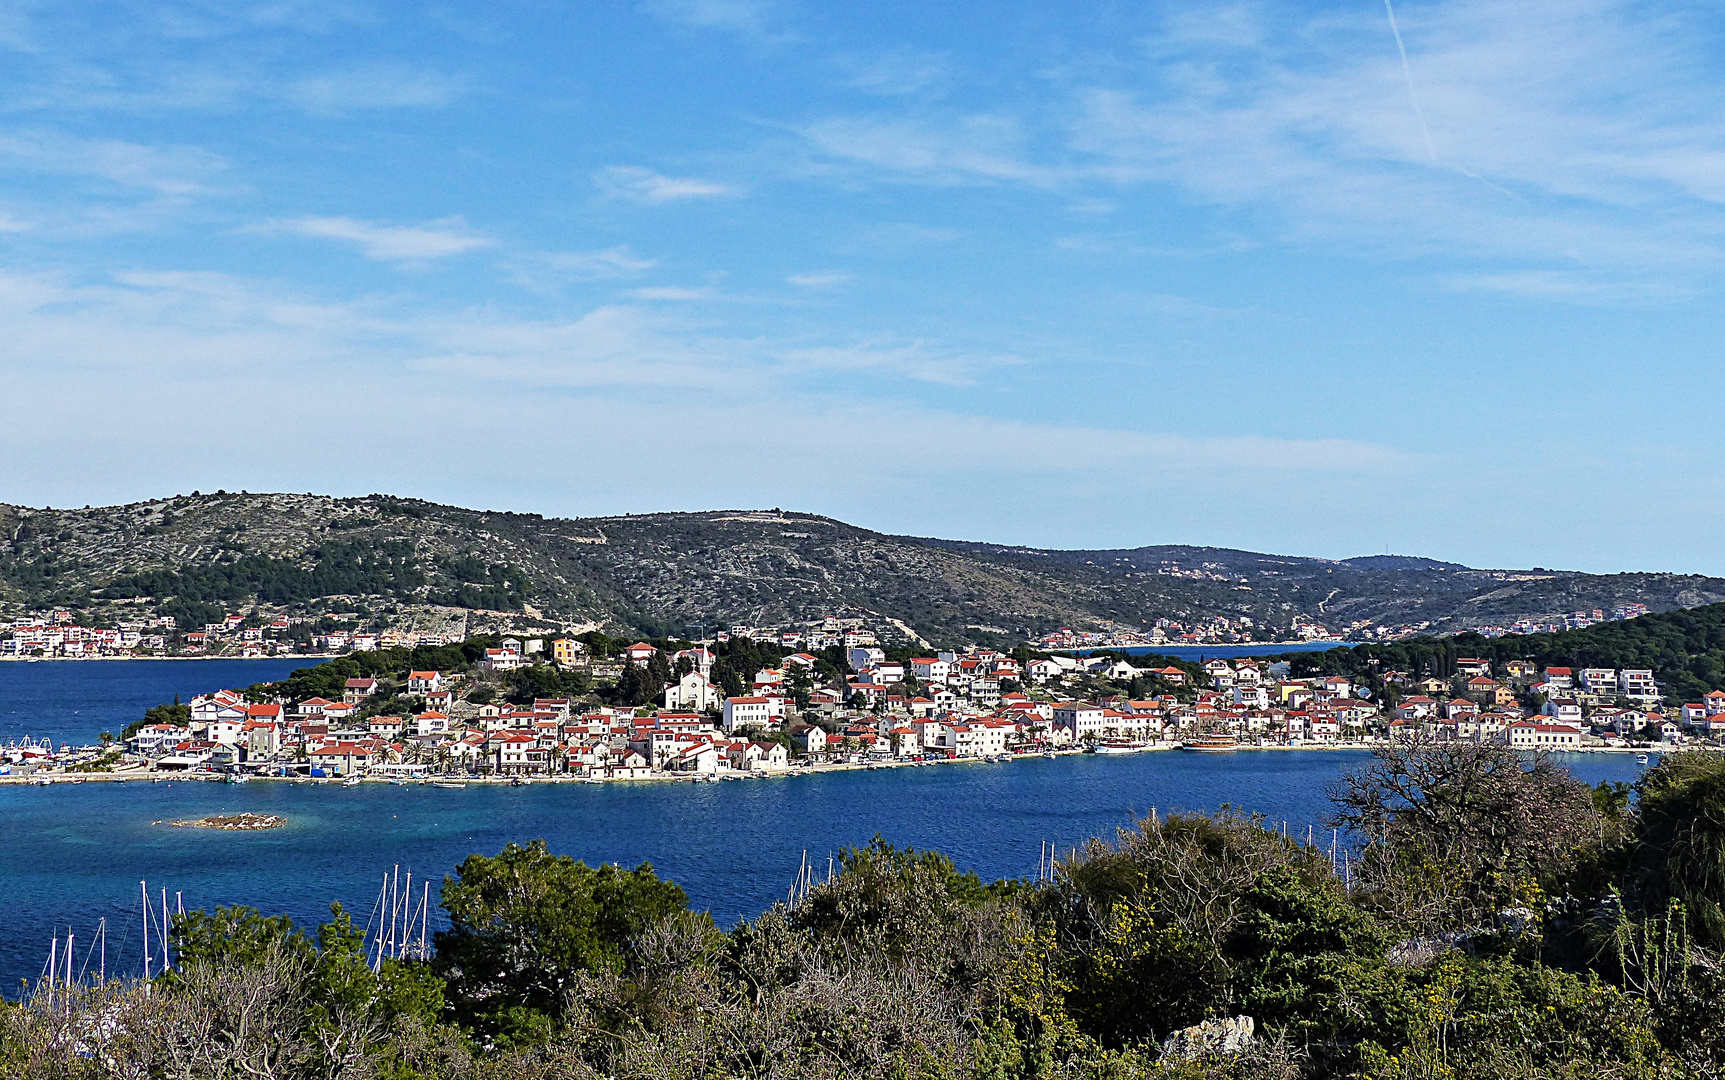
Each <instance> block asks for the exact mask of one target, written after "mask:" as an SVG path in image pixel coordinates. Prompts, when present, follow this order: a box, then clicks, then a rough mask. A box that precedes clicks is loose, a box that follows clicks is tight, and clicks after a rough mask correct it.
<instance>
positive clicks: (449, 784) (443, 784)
mask: <svg viewBox="0 0 1725 1080" xmlns="http://www.w3.org/2000/svg"><path fill="white" fill-rule="evenodd" d="M431 786H432V787H438V788H443V789H444V790H446V791H461V790H464V789H465V788H466V787H467V781H465V780H433V781H432V782H431Z"/></svg>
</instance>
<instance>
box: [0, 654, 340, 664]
mask: <svg viewBox="0 0 1725 1080" xmlns="http://www.w3.org/2000/svg"><path fill="white" fill-rule="evenodd" d="M344 655H346V654H345V653H295V654H294V655H292V656H0V663H6V664H30V663H37V664H90V663H101V662H104V661H115V660H174V661H195V660H228V661H233V662H242V661H243V662H247V663H249V662H251V661H254V660H256V661H263V660H334V659H335V658H337V657H338V656H344Z"/></svg>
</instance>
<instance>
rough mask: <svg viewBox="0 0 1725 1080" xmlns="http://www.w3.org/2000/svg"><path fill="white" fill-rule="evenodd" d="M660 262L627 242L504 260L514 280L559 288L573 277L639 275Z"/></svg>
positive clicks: (602, 278) (596, 278)
mask: <svg viewBox="0 0 1725 1080" xmlns="http://www.w3.org/2000/svg"><path fill="white" fill-rule="evenodd" d="M656 265H658V260H656V259H644V258H641V257H640V256H638V255H636V254H634V253H633V252H631V251H630V250H629V247H628V245H626V244H625V245H619V246H617V247H613V248H606V249H604V250H602V251H541V252H533V253H530V254H525V255H517V256H514V257H512V258H510V259H509V260H507V261H506V262H505V263H504V269H505V270H506V271H508V273H509V274H510V276H511V277H512V278H514V280H515V281H517V282H519V283H520V284H522V285H526V286H527V287H529V288H533V289H551V288H556V287H558V286H560V285H563V284H565V283H567V282H570V281H606V280H611V279H614V278H627V277H636V276H638V275H640V274H643V273H645V272H646V271H648V270H651V269H652V268H653V267H654V266H656Z"/></svg>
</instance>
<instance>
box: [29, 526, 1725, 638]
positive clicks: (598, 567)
mask: <svg viewBox="0 0 1725 1080" xmlns="http://www.w3.org/2000/svg"><path fill="white" fill-rule="evenodd" d="M0 523H15V524H14V525H13V527H12V528H11V529H10V531H8V532H0V600H7V601H15V602H23V603H26V604H28V605H31V606H36V607H40V606H44V605H48V604H68V605H73V606H85V605H90V604H94V605H96V606H98V607H99V606H100V605H102V604H103V603H105V602H111V601H115V600H120V599H135V598H139V597H154V598H156V599H157V600H158V601H159V603H158V604H157V605H156V610H158V611H159V612H160V613H162V614H172V615H175V617H176V618H179V619H181V622H182V628H183V627H184V626H186V625H195V624H201V623H203V622H209V621H213V619H211V618H210V615H211V611H212V609H213V608H214V607H217V606H225V607H227V608H229V609H230V610H231V609H233V608H235V607H238V606H245V605H249V604H250V603H253V602H256V603H263V604H278V605H281V606H283V607H286V608H291V609H294V613H296V614H306V613H308V612H309V613H312V614H316V613H318V612H319V609H320V608H324V607H325V603H326V601H325V599H324V598H326V597H331V596H348V597H356V598H357V597H362V596H363V597H368V598H376V599H381V600H387V601H391V602H400V603H408V602H410V601H411V602H414V603H424V604H439V605H449V606H456V607H467V608H482V609H486V610H501V611H519V610H521V609H522V605H523V604H530V605H533V606H534V607H536V608H537V609H539V610H541V611H543V612H545V613H546V615H547V617H555V618H562V619H564V620H565V621H568V622H587V621H592V622H595V623H598V624H599V625H601V626H602V627H603V628H604V629H606V630H607V631H608V632H615V633H622V634H644V635H652V636H669V635H679V636H689V635H691V634H693V633H695V632H696V631H697V630H698V629H699V628H702V627H705V628H707V629H709V630H712V629H719V628H723V627H726V626H733V625H739V624H747V625H751V626H758V625H766V626H775V625H785V624H795V623H802V622H805V621H808V620H811V619H818V618H821V617H823V616H827V615H834V614H849V615H859V616H862V617H864V618H865V619H867V620H868V621H869V622H870V623H871V624H872V625H873V627H874V629H875V630H876V631H877V632H882V633H888V634H890V633H891V632H892V631H891V625H892V624H891V623H890V622H889V621H888V620H902V621H903V622H905V623H906V624H907V625H908V626H910V627H911V628H912V629H913V631H914V632H915V633H916V634H918V635H920V636H921V637H922V638H924V639H926V640H928V641H931V642H934V643H935V644H937V645H956V644H961V643H965V642H971V643H978V644H987V645H990V646H994V647H1002V648H1010V647H1012V645H1013V644H1015V643H1017V642H1020V641H1023V640H1025V639H1026V638H1027V637H1029V638H1034V637H1037V636H1039V635H1041V634H1044V633H1047V632H1048V631H1051V630H1054V629H1056V628H1058V627H1061V626H1070V627H1073V628H1076V629H1102V628H1105V627H1106V628H1116V629H1118V628H1127V627H1130V628H1138V629H1148V627H1149V626H1150V625H1151V624H1152V623H1153V622H1154V621H1155V620H1157V619H1159V618H1173V619H1178V620H1180V621H1181V622H1182V623H1183V624H1184V625H1186V626H1188V627H1197V626H1200V625H1205V624H1209V623H1210V622H1211V620H1221V619H1225V620H1231V624H1230V625H1231V627H1232V629H1233V630H1234V631H1239V630H1241V629H1242V628H1243V627H1244V626H1245V623H1244V622H1243V621H1242V620H1244V619H1250V620H1251V626H1252V628H1253V631H1254V632H1256V633H1258V634H1260V635H1268V636H1272V637H1274V636H1277V635H1279V634H1282V633H1286V632H1289V631H1290V630H1291V628H1292V626H1293V624H1294V623H1295V622H1296V621H1305V620H1311V619H1317V620H1319V621H1321V622H1324V623H1325V624H1326V625H1331V626H1340V625H1348V624H1350V623H1352V622H1355V621H1357V620H1369V621H1371V622H1372V623H1373V624H1374V625H1379V626H1385V625H1388V626H1396V625H1403V624H1406V625H1430V626H1433V627H1436V628H1437V629H1438V630H1440V631H1441V630H1443V629H1448V628H1452V627H1456V626H1459V625H1462V624H1463V623H1464V622H1468V623H1478V622H1481V621H1490V622H1494V623H1500V624H1504V625H1507V624H1509V623H1512V622H1513V621H1514V620H1515V619H1516V618H1518V617H1541V616H1550V615H1553V614H1556V613H1560V612H1564V611H1573V610H1577V609H1583V608H1586V609H1591V608H1606V609H1609V608H1613V607H1618V606H1621V605H1623V604H1628V603H1640V604H1645V605H1647V606H1648V607H1649V608H1651V609H1653V610H1655V611H1663V610H1668V609H1671V608H1677V607H1687V606H1693V605H1697V604H1704V603H1713V602H1719V601H1722V600H1725V579H1714V578H1706V577H1700V576H1695V575H1678V574H1616V575H1591V574H1577V573H1567V572H1539V573H1516V574H1505V573H1504V572H1500V571H1483V570H1470V569H1468V568H1466V567H1461V566H1456V565H1454V564H1448V563H1438V562H1433V561H1430V560H1423V559H1381V558H1379V559H1349V560H1344V561H1340V562H1337V561H1333V560H1327V559H1306V558H1294V557H1284V556H1276V555H1260V554H1255V553H1252V552H1245V551H1233V550H1228V549H1223V548H1199V547H1186V546H1157V547H1142V548H1132V549H1123V550H1114V551H1049V550H1039V549H1027V548H1015V547H1005V546H1001V545H995V544H981V543H960V542H954V541H937V540H928V539H921V538H916V537H903V536H889V535H885V534H882V533H877V532H872V531H870V530H868V529H862V528H857V527H855V526H851V525H847V524H845V523H844V522H840V521H835V520H833V519H831V518H824V517H820V516H818V515H812V514H796V513H790V512H784V511H777V510H775V511H770V512H748V511H713V512H708V513H691V514H641V515H629V516H624V517H613V518H582V519H555V518H543V517H540V516H538V515H535V514H510V513H495V512H489V511H477V510H468V509H463V508H460V507H453V506H438V505H436V504H432V503H425V502H417V501H413V500H406V499H399V498H393V497H390V496H384V495H371V496H365V497H362V498H353V499H336V498H329V497H326V496H316V495H290V494H252V495H246V494H233V493H222V492H217V493H214V494H203V495H192V496H183V497H176V498H171V499H161V500H156V501H152V502H144V503H133V504H129V505H126V506H109V507H94V508H86V509H82V510H36V509H29V508H23V507H8V506H0ZM168 597H173V598H174V599H173V600H172V601H171V602H170V601H168V600H167V599H166V598H168ZM356 602H357V601H356ZM169 603H171V605H172V606H171V607H164V605H167V604H169ZM144 607H147V606H144ZM139 609H140V605H133V604H127V605H126V608H125V610H126V611H127V612H128V613H134V612H137V611H139Z"/></svg>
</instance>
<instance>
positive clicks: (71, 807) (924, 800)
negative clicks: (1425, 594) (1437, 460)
mask: <svg viewBox="0 0 1725 1080" xmlns="http://www.w3.org/2000/svg"><path fill="white" fill-rule="evenodd" d="M1364 757H1365V754H1364V753H1363V752H1360V751H1339V750H1338V751H1321V750H1307V751H1289V750H1260V751H1239V752H1237V753H1234V754H1230V755H1205V754H1192V753H1185V752H1181V751H1161V752H1154V753H1145V754H1137V755H1132V756H1126V757H1097V756H1071V757H1062V758H1058V759H1054V760H1048V759H1042V758H1031V759H1026V760H1021V761H1014V762H1010V763H1003V764H997V765H989V764H982V763H975V764H942V765H930V766H925V767H921V768H901V769H892V770H874V771H853V772H837V773H826V774H820V775H813V776H796V777H787V778H779V779H766V780H739V781H728V782H725V783H720V784H687V783H680V784H669V783H644V782H643V783H633V784H626V783H613V784H606V785H586V784H564V785H551V784H537V785H533V786H530V787H525V788H509V787H470V788H467V789H465V790H459V791H452V790H444V789H439V788H433V787H430V786H401V787H397V786H391V785H387V784H365V785H360V786H358V787H353V788H343V787H340V786H335V785H330V786H316V785H295V784H286V783H276V782H265V781H254V782H253V783H249V784H243V785H238V786H235V785H224V784H206V783H162V784H150V783H138V782H131V783H126V784H113V783H86V784H81V785H77V786H70V785H63V784H62V785H56V786H54V787H48V788H41V787H29V786H20V785H12V786H5V787H0V823H3V827H4V833H3V835H4V836H5V848H4V850H5V856H4V863H3V871H0V910H4V911H5V912H7V918H6V920H5V921H6V926H7V930H8V932H7V933H6V934H5V935H3V936H0V987H7V988H12V989H14V991H15V989H16V987H17V986H18V981H19V980H20V979H24V978H34V977H36V976H37V975H38V974H39V973H40V972H41V970H42V967H43V963H44V961H45V959H46V956H47V953H48V943H49V940H50V938H51V937H52V936H53V935H54V933H55V932H56V931H57V930H58V931H59V932H60V933H62V934H63V933H64V931H65V929H66V928H67V927H68V926H69V927H70V928H71V929H72V930H73V931H74V933H76V934H77V936H78V940H79V941H80V942H84V943H88V942H89V941H91V940H92V939H91V937H90V934H91V932H92V931H93V930H94V928H95V927H96V925H97V922H98V920H100V919H103V918H106V919H107V920H108V926H109V928H110V929H109V941H108V954H107V955H108V964H109V970H110V972H113V971H129V972H135V971H136V970H137V968H138V965H139V957H140V953H139V949H138V944H139V938H140V934H141V931H140V929H139V921H140V919H139V909H140V903H139V882H140V881H145V880H147V881H149V883H150V891H151V893H152V895H153V896H157V897H159V895H160V894H159V890H160V889H162V888H166V889H167V890H168V894H169V896H170V898H172V897H174V896H176V894H178V895H180V896H182V897H183V899H184V903H185V905H186V907H187V908H194V907H203V908H210V907H214V906H216V905H228V904H249V905H252V906H255V907H257V908H258V909H260V910H262V911H265V912H269V913H274V912H286V913H288V914H290V915H292V916H293V918H294V920H295V921H296V923H299V924H301V925H307V926H309V925H311V924H314V923H316V922H318V921H321V920H322V919H324V918H326V917H327V915H328V905H329V903H330V902H331V901H332V900H339V901H340V902H342V903H343V904H344V905H346V906H347V907H348V908H349V909H350V910H351V911H353V912H354V915H355V918H356V920H357V921H358V922H359V923H361V924H362V925H363V924H364V923H365V922H366V921H367V919H368V916H369V914H370V912H371V911H372V908H373V905H374V903H375V901H376V898H377V895H378V888H379V884H380V881H381V877H382V875H383V874H384V873H385V872H387V871H390V870H391V868H392V867H394V866H397V865H399V866H400V867H401V868H402V870H403V872H406V871H412V873H413V874H414V879H415V881H416V882H418V881H424V880H426V879H427V878H428V877H429V878H430V880H431V881H432V883H433V884H432V907H433V909H434V911H433V928H435V927H436V925H437V920H436V913H435V907H436V893H437V886H438V884H439V883H440V882H441V881H442V878H443V875H444V874H446V873H448V872H450V871H451V870H453V868H454V867H455V865H456V864H457V863H459V862H460V861H461V859H462V858H464V857H465V856H466V855H467V854H469V853H470V852H483V853H487V854H490V853H495V852H497V851H498V850H500V849H501V848H502V847H503V845H505V844H506V843H510V842H520V843H524V842H526V841H529V840H532V839H534V838H539V837H542V838H544V839H545V840H546V841H547V842H548V843H549V845H550V847H551V849H552V850H553V851H556V852H559V853H562V854H568V855H571V856H574V857H576V858H580V859H583V860H585V861H587V862H588V863H590V864H591V863H600V862H616V863H621V864H624V865H628V866H633V865H636V864H638V863H640V862H642V861H650V862H652V863H653V865H654V866H655V867H656V868H657V869H658V871H659V873H660V874H662V875H663V876H665V877H668V878H670V879H672V880H674V881H676V882H677V883H678V884H680V885H682V886H683V888H685V889H686V890H687V891H688V893H689V897H690V900H691V902H692V904H693V905H694V906H695V907H697V908H700V909H704V910H708V911H710V912H712V914H713V916H714V918H716V919H717V920H718V921H719V923H720V924H721V925H726V926H729V925H732V924H734V923H735V922H736V921H737V920H739V919H743V918H751V917H753V916H755V915H757V914H759V913H760V912H761V911H763V910H764V909H766V908H767V907H768V906H770V905H771V904H772V903H773V902H774V901H775V900H776V899H781V898H783V897H784V895H785V892H786V890H787V889H788V888H789V887H790V884H791V882H792V880H793V879H794V878H795V876H796V874H797V870H798V867H799V865H800V863H801V861H802V859H803V857H804V853H805V852H806V853H807V856H808V858H809V859H810V861H811V862H812V863H813V864H814V865H815V867H816V868H817V871H818V872H820V873H824V871H825V868H826V866H827V861H828V858H829V857H830V856H832V855H834V854H836V853H837V852H839V851H841V850H843V849H844V848H845V847H847V846H853V845H861V844H866V843H867V842H868V841H869V839H870V838H871V837H873V836H875V835H876V834H879V835H881V836H882V837H884V838H885V839H886V840H887V841H889V842H890V843H893V844H896V845H900V846H914V847H918V848H934V849H938V850H940V851H943V852H946V853H947V854H948V855H949V856H951V857H952V858H953V859H954V861H955V862H957V864H958V865H959V866H960V867H961V868H964V869H969V870H975V871H976V872H977V873H979V874H981V875H982V876H983V877H984V878H985V879H993V878H999V877H1027V876H1032V875H1034V874H1035V872H1036V866H1037V860H1038V856H1039V851H1040V846H1041V844H1042V843H1044V842H1051V843H1054V844H1057V845H1058V846H1059V847H1060V848H1061V849H1062V851H1065V850H1069V849H1070V848H1071V847H1073V846H1075V845H1080V844H1082V843H1083V842H1084V841H1085V840H1086V839H1087V838H1089V837H1093V836H1109V835H1112V833H1113V831H1114V830H1115V829H1117V828H1119V827H1121V826H1124V825H1127V824H1129V823H1130V822H1131V821H1133V820H1135V819H1136V818H1138V817H1141V816H1143V815H1145V814H1147V813H1148V812H1149V811H1150V809H1151V808H1152V807H1155V808H1157V809H1158V810H1159V811H1160V812H1167V811H1168V810H1170V809H1186V810H1196V811H1213V810H1216V809H1217V808H1218V807H1220V806H1222V805H1223V804H1229V805H1232V806H1235V807H1239V808H1242V809H1244V810H1247V811H1252V812H1258V813H1262V814H1264V815H1265V816H1266V817H1267V818H1268V819H1270V820H1271V821H1272V822H1278V823H1279V822H1286V823H1287V828H1288V829H1289V830H1290V831H1291V832H1293V833H1294V834H1295V835H1300V834H1303V833H1304V832H1305V830H1306V827H1307V826H1312V827H1313V829H1314V830H1315V832H1314V835H1317V836H1323V835H1324V832H1323V820H1324V818H1325V816H1326V815H1327V814H1328V813H1329V809H1330V805H1329V801H1328V798H1327V796H1326V794H1325V792H1326V788H1327V787H1328V786H1329V785H1330V784H1332V783H1333V782H1334V781H1335V780H1336V778H1337V777H1338V776H1340V774H1341V773H1342V771H1343V770H1344V769H1345V768H1347V767H1349V766H1351V765H1356V764H1358V763H1359V762H1360V761H1362V760H1363V759H1364ZM1565 763H1566V764H1567V765H1569V766H1570V767H1571V768H1572V769H1573V770H1574V771H1575V772H1576V774H1577V775H1579V776H1580V777H1581V778H1582V779H1584V780H1587V781H1588V782H1589V783H1595V782H1597V781H1599V780H1602V779H1613V780H1631V779H1633V778H1634V777H1635V775H1636V774H1637V772H1638V771H1639V770H1638V768H1637V766H1636V764H1635V759H1634V758H1633V757H1629V756H1627V755H1604V754H1585V755H1574V756H1572V757H1570V758H1568V759H1567V760H1566V762H1565ZM240 811H252V812H257V813H272V814H284V815H286V816H287V818H288V821H289V823H288V825H287V826H286V827H284V828H281V829H275V830H270V831H265V832H251V833H236V832H218V831H211V830H203V829H188V828H172V827H169V826H168V825H165V824H154V822H158V821H161V820H163V819H172V818H185V817H197V816H202V815H204V814H211V813H218V812H225V813H236V812H240ZM415 888H416V890H417V889H418V886H417V885H416V886H415ZM415 895H416V896H417V895H418V893H417V891H416V893H415ZM83 955H84V948H83V946H80V948H79V957H80V964H82V962H83Z"/></svg>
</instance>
